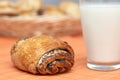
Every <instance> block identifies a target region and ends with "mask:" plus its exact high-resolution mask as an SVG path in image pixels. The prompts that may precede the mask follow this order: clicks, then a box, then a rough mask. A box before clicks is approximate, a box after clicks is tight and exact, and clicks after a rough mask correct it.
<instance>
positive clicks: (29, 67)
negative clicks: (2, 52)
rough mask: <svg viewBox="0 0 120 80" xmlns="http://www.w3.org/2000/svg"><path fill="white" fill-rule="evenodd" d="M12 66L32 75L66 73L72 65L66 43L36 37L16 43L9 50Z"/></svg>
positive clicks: (71, 51)
mask: <svg viewBox="0 0 120 80" xmlns="http://www.w3.org/2000/svg"><path fill="white" fill-rule="evenodd" d="M11 58H12V62H13V63H14V65H15V66H16V67H17V68H19V69H21V70H23V71H27V72H30V73H33V74H57V73H62V72H66V71H68V70H70V69H71V67H72V66H73V64H74V52H73V49H72V48H71V47H70V45H68V43H66V42H64V41H61V40H59V39H57V38H54V37H51V36H39V37H38V36H36V37H31V38H26V39H23V40H20V41H18V42H17V43H16V44H15V45H14V47H13V48H12V50H11Z"/></svg>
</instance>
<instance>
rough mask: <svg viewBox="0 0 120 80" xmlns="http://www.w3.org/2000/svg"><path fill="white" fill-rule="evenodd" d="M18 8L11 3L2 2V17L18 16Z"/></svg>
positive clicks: (0, 5) (0, 9) (0, 10)
mask: <svg viewBox="0 0 120 80" xmlns="http://www.w3.org/2000/svg"><path fill="white" fill-rule="evenodd" d="M17 14H18V11H17V6H16V5H15V4H14V3H12V2H9V1H5V0H1V1H0V15H10V16H11V15H17Z"/></svg>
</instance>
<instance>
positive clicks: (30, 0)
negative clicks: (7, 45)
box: [17, 0, 43, 12]
mask: <svg viewBox="0 0 120 80" xmlns="http://www.w3.org/2000/svg"><path fill="white" fill-rule="evenodd" d="M42 5H43V4H42V0H19V2H18V5H17V6H18V10H19V11H20V12H30V11H31V12H33V11H37V10H39V9H42Z"/></svg>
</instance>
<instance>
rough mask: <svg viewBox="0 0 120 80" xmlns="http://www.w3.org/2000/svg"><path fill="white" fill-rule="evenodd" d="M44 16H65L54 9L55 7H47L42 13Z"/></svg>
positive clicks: (57, 9)
mask: <svg viewBox="0 0 120 80" xmlns="http://www.w3.org/2000/svg"><path fill="white" fill-rule="evenodd" d="M44 15H47V16H57V17H60V16H65V14H64V13H63V12H62V11H60V10H59V8H57V7H55V6H47V7H46V9H45V11H44Z"/></svg>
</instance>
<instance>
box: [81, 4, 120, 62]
mask: <svg viewBox="0 0 120 80" xmlns="http://www.w3.org/2000/svg"><path fill="white" fill-rule="evenodd" d="M80 12H81V20H82V28H83V33H84V37H85V41H86V47H87V51H88V61H90V62H100V63H111V62H113V63H115V62H120V4H95V3H94V4H85V3H84V4H81V5H80Z"/></svg>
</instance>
